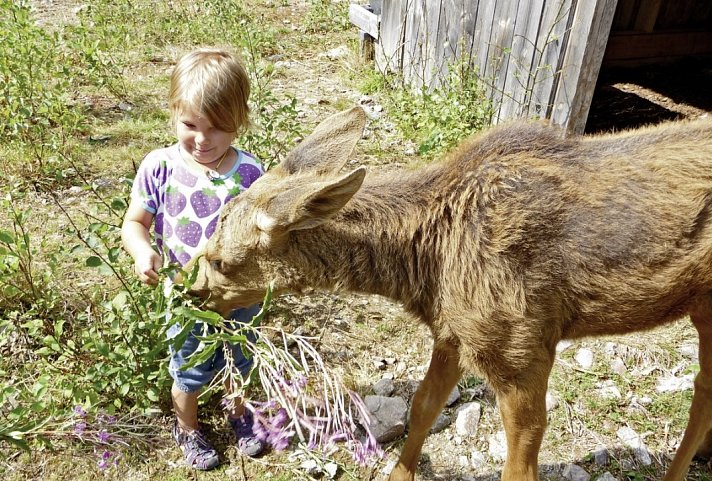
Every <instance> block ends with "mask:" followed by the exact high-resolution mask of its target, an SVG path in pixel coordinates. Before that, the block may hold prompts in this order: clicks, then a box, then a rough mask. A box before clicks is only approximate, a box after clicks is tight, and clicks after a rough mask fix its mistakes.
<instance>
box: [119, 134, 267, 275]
mask: <svg viewBox="0 0 712 481" xmlns="http://www.w3.org/2000/svg"><path fill="white" fill-rule="evenodd" d="M236 151H237V154H238V157H237V162H236V163H235V166H234V167H233V168H232V169H231V170H230V172H228V173H226V174H225V175H221V176H219V177H218V178H217V179H214V180H211V179H209V178H208V177H207V176H206V175H205V173H204V172H203V171H202V170H198V169H197V167H193V166H191V165H189V164H188V163H186V162H185V160H184V159H183V157H182V156H181V155H180V150H179V147H178V144H175V145H172V146H170V147H166V148H164V149H157V150H154V151H153V152H151V153H149V154H148V155H147V156H146V157H145V158H144V159H143V161H142V162H141V165H140V166H139V168H138V172H136V178H135V179H134V182H133V188H132V190H131V198H132V199H138V200H139V201H141V203H142V205H143V208H144V209H146V210H147V211H148V212H150V213H151V214H153V215H154V216H155V217H154V232H155V238H156V245H157V246H158V248H159V249H160V251H161V252H162V253H163V256H164V259H168V260H170V261H171V262H178V263H180V264H181V265H185V264H186V263H187V262H188V261H189V260H190V259H191V258H192V257H193V256H194V255H196V254H197V253H199V252H200V251H201V250H202V248H203V247H205V244H206V243H207V242H208V239H209V238H210V236H212V235H213V233H214V232H215V226H216V225H217V222H218V217H219V214H220V211H221V210H222V207H223V206H224V205H225V203H227V202H228V201H229V200H230V199H232V198H233V197H235V196H236V195H237V194H239V193H240V192H242V191H243V190H245V189H246V188H248V187H249V186H250V185H251V184H252V182H254V181H255V180H256V179H257V178H258V177H260V176H261V175H262V174H263V173H264V169H263V168H262V165H261V164H260V162H259V161H258V160H257V159H255V158H254V157H253V156H252V155H250V154H249V153H247V152H243V151H241V150H237V149H236Z"/></svg>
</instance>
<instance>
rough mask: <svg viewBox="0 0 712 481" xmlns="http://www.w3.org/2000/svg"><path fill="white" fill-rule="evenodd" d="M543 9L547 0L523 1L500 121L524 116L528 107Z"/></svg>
mask: <svg viewBox="0 0 712 481" xmlns="http://www.w3.org/2000/svg"><path fill="white" fill-rule="evenodd" d="M543 9H544V0H528V1H520V2H519V8H518V10H517V19H516V23H515V25H514V37H513V38H512V50H511V53H510V59H509V68H508V70H507V79H506V81H505V83H504V91H503V93H502V106H501V108H500V111H499V116H498V118H499V120H500V121H501V120H507V119H512V118H517V117H520V116H521V115H522V114H523V113H524V112H525V111H526V106H525V105H524V102H525V97H526V93H527V88H528V87H529V80H530V76H531V75H533V72H532V64H533V60H534V53H535V46H536V37H537V33H538V29H539V21H540V19H541V16H542V13H543Z"/></svg>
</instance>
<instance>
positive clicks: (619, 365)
mask: <svg viewBox="0 0 712 481" xmlns="http://www.w3.org/2000/svg"><path fill="white" fill-rule="evenodd" d="M611 371H613V372H615V373H616V374H618V375H619V376H623V375H625V374H626V373H627V372H628V368H626V366H625V362H623V359H621V358H620V357H616V358H614V359H613V360H612V361H611Z"/></svg>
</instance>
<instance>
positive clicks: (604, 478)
mask: <svg viewBox="0 0 712 481" xmlns="http://www.w3.org/2000/svg"><path fill="white" fill-rule="evenodd" d="M596 481H618V478H616V477H615V476H613V475H612V474H611V473H609V472H608V471H606V472H605V473H603V474H602V475H600V476H599V477H597V478H596Z"/></svg>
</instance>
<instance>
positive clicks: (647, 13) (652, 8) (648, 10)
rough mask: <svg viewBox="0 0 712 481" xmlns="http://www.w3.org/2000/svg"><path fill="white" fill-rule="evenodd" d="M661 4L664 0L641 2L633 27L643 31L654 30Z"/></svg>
mask: <svg viewBox="0 0 712 481" xmlns="http://www.w3.org/2000/svg"><path fill="white" fill-rule="evenodd" d="M661 4H662V0H648V1H647V2H643V3H641V5H640V8H639V9H638V15H637V16H636V18H635V24H634V25H633V28H634V29H635V30H640V31H643V32H652V31H653V29H654V28H655V22H656V21H657V20H658V12H660V5H661Z"/></svg>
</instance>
